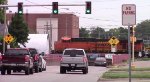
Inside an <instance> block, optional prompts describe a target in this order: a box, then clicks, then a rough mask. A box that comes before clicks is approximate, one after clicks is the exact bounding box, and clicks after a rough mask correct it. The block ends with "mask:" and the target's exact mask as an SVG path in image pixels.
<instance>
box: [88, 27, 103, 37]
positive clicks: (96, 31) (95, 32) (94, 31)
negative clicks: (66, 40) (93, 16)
mask: <svg viewBox="0 0 150 82" xmlns="http://www.w3.org/2000/svg"><path fill="white" fill-rule="evenodd" d="M104 33H105V30H104V29H103V28H101V27H96V28H95V27H92V28H91V34H90V36H91V37H92V38H104Z"/></svg>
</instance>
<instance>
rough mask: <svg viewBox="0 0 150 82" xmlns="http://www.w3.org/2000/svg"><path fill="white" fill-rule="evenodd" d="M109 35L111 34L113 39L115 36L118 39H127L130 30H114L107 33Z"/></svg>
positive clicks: (121, 28) (120, 28)
mask: <svg viewBox="0 0 150 82" xmlns="http://www.w3.org/2000/svg"><path fill="white" fill-rule="evenodd" d="M107 33H108V34H110V36H111V37H112V36H115V37H117V38H118V39H127V36H128V29H126V28H123V27H119V28H113V29H110V30H109V31H107Z"/></svg>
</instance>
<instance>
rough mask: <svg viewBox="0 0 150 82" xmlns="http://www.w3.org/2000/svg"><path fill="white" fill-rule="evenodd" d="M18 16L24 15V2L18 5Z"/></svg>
mask: <svg viewBox="0 0 150 82" xmlns="http://www.w3.org/2000/svg"><path fill="white" fill-rule="evenodd" d="M18 14H19V15H23V3H22V2H19V3H18Z"/></svg>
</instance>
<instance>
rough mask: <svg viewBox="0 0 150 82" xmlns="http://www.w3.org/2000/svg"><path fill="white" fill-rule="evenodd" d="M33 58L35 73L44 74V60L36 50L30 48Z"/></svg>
mask: <svg viewBox="0 0 150 82" xmlns="http://www.w3.org/2000/svg"><path fill="white" fill-rule="evenodd" d="M28 49H29V51H30V53H31V56H32V57H33V67H34V70H35V73H38V72H42V58H41V57H40V55H39V53H38V51H37V50H36V49H35V48H28Z"/></svg>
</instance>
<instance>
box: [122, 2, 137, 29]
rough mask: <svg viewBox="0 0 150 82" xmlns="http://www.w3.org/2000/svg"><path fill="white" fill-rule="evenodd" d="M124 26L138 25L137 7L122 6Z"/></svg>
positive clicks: (133, 5)
mask: <svg viewBox="0 0 150 82" xmlns="http://www.w3.org/2000/svg"><path fill="white" fill-rule="evenodd" d="M122 25H124V26H131V25H136V5H135V4H123V5H122Z"/></svg>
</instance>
